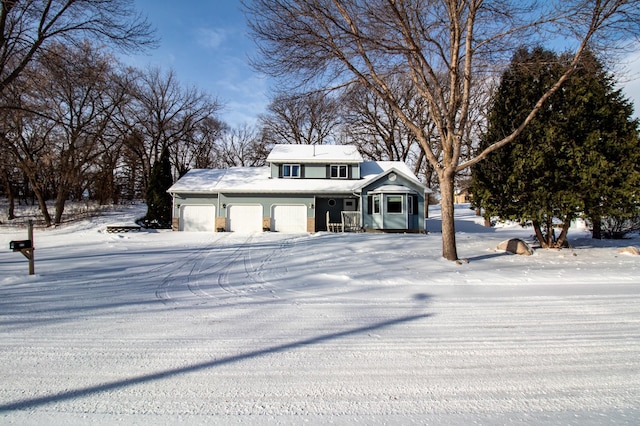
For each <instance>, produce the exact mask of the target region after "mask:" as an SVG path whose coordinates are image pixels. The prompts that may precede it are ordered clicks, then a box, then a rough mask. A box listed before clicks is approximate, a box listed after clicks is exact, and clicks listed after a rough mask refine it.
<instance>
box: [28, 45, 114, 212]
mask: <svg viewBox="0 0 640 426" xmlns="http://www.w3.org/2000/svg"><path fill="white" fill-rule="evenodd" d="M113 62H115V61H114V59H113V58H112V57H111V56H110V55H108V54H106V53H105V52H103V51H101V50H99V49H96V48H94V47H93V46H92V45H91V44H89V43H84V44H83V45H80V46H78V47H71V48H67V47H65V46H63V45H55V46H52V47H51V48H50V49H48V51H47V52H46V54H44V55H41V57H39V58H38V62H37V64H38V69H37V70H36V71H35V72H37V73H38V76H39V77H40V79H41V81H42V83H41V85H39V87H37V88H36V90H35V91H34V93H33V97H34V99H33V101H32V102H33V106H34V109H35V111H38V112H39V114H40V115H41V116H43V117H46V118H47V119H49V120H51V121H52V122H53V123H54V126H55V127H54V129H53V130H52V132H51V133H50V134H49V135H48V143H50V144H51V145H52V146H51V148H52V151H53V152H52V161H53V162H54V163H55V166H56V168H57V172H58V176H57V177H58V179H57V188H56V203H55V210H56V211H55V217H54V223H56V224H57V223H60V222H61V220H62V213H63V212H64V207H65V203H66V201H67V200H68V199H70V198H71V199H76V200H77V199H81V198H82V194H83V192H84V191H85V190H88V189H89V181H90V180H91V175H92V173H93V171H94V170H96V169H97V168H99V163H100V161H101V160H102V159H104V158H105V155H106V153H108V152H109V151H111V148H112V142H113V134H112V132H111V134H110V133H109V131H110V129H111V127H112V123H113V116H114V114H115V112H116V110H117V107H118V102H121V101H122V95H121V93H113V89H114V85H112V84H111V81H112V80H113V74H114V70H113V69H112V65H111V64H112V63H113Z"/></svg>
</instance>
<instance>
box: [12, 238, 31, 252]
mask: <svg viewBox="0 0 640 426" xmlns="http://www.w3.org/2000/svg"><path fill="white" fill-rule="evenodd" d="M9 248H10V249H11V250H13V251H21V250H24V249H30V248H33V245H32V243H31V240H19V241H10V242H9Z"/></svg>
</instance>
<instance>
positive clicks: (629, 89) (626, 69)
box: [619, 45, 640, 117]
mask: <svg viewBox="0 0 640 426" xmlns="http://www.w3.org/2000/svg"><path fill="white" fill-rule="evenodd" d="M621 65H622V72H621V74H620V75H619V84H620V87H621V88H622V92H623V94H624V96H625V97H626V98H628V99H629V100H630V101H631V102H632V103H633V104H634V113H635V116H636V117H640V45H638V50H636V51H635V52H633V53H631V54H629V55H627V56H626V57H625V58H624V59H623V61H622V64H621Z"/></svg>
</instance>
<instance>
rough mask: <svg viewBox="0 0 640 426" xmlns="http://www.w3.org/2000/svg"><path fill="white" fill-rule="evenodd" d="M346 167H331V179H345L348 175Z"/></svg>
mask: <svg viewBox="0 0 640 426" xmlns="http://www.w3.org/2000/svg"><path fill="white" fill-rule="evenodd" d="M347 167H348V166H347V165H344V164H343V165H332V166H331V167H330V168H329V169H330V177H331V179H346V178H347V177H348V176H349V175H348V173H347Z"/></svg>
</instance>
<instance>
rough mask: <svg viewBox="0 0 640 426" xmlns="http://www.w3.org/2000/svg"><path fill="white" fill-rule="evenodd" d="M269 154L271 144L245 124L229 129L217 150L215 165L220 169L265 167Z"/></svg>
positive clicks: (254, 129)
mask: <svg viewBox="0 0 640 426" xmlns="http://www.w3.org/2000/svg"><path fill="white" fill-rule="evenodd" d="M268 154H269V142H267V139H266V138H264V137H263V134H262V133H261V132H259V131H258V130H257V129H256V128H254V127H249V126H248V125H246V124H244V125H242V126H240V127H237V128H233V129H229V130H228V131H227V132H225V134H224V135H223V137H222V139H221V140H220V141H219V143H218V144H217V145H216V148H215V156H216V159H215V165H216V167H219V168H227V167H235V166H243V167H257V166H263V165H264V164H265V162H266V160H267V155H268Z"/></svg>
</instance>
